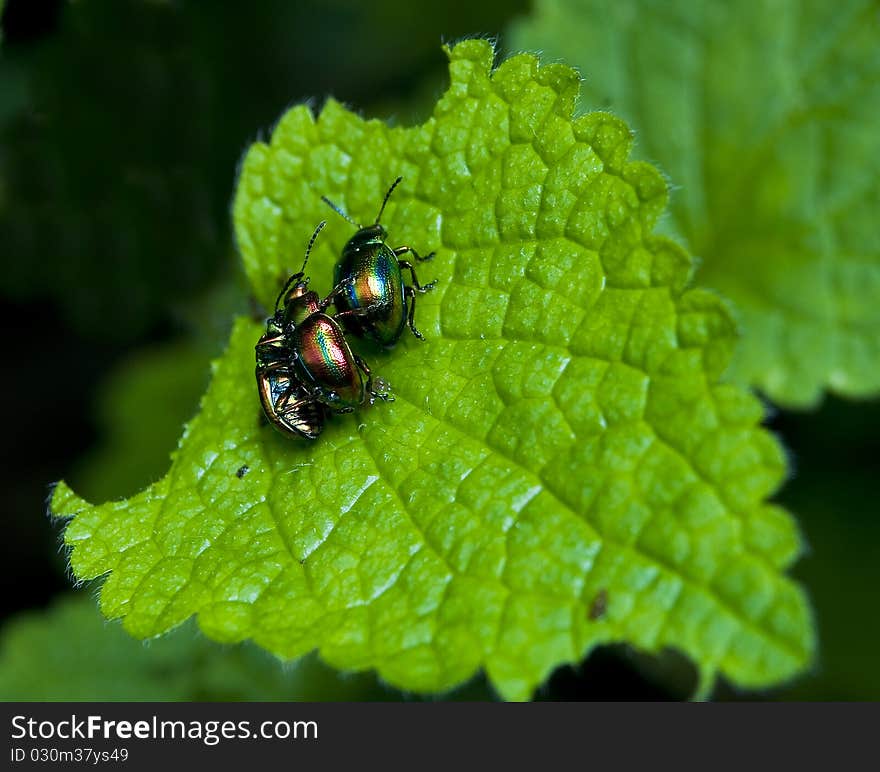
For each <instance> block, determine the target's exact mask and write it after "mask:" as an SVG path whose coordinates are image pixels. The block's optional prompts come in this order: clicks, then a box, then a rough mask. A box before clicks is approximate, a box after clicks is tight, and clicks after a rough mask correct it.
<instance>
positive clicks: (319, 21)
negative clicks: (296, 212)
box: [0, 0, 880, 699]
mask: <svg viewBox="0 0 880 772" xmlns="http://www.w3.org/2000/svg"><path fill="white" fill-rule="evenodd" d="M2 5H3V4H2V1H0V6H2ZM527 12H528V3H527V2H525V0H515V2H506V1H504V0H492V1H491V2H481V3H474V2H463V1H455V2H444V3H429V4H424V5H420V6H419V8H418V12H417V14H416V12H415V11H414V10H413V5H412V4H411V3H410V2H406V0H401V1H399V2H398V1H397V0H384V1H379V2H370V3H362V2H356V1H355V0H351V1H350V2H346V1H345V0H330V1H329V2H296V3H291V2H281V0H267V1H264V2H258V3H247V4H245V3H240V2H239V3H236V2H212V3H195V2H183V1H182V0H181V1H178V2H147V1H146V0H80V1H79V2H77V3H75V4H68V3H63V2H60V1H59V0H54V1H51V0H7V2H6V4H5V7H4V8H3V12H2V42H0V252H2V255H3V264H2V265H3V270H2V272H0V323H2V325H3V328H4V330H5V336H4V340H5V345H6V347H7V349H6V350H7V355H6V361H7V368H6V374H5V377H4V378H3V380H2V386H0V388H2V398H0V411H2V421H3V429H4V433H5V437H6V441H5V442H4V443H3V448H2V453H3V459H2V464H0V470H2V471H0V473H2V475H3V479H2V486H3V491H4V495H5V502H6V506H5V508H4V536H5V538H4V539H3V544H4V555H3V560H4V564H3V565H4V568H5V571H6V575H7V577H9V579H8V580H7V583H6V584H7V591H6V592H5V593H4V594H3V601H2V602H3V604H4V608H3V617H4V618H6V617H8V616H10V615H12V614H15V613H16V612H21V611H24V610H40V609H45V608H47V607H48V606H49V605H50V603H51V602H52V601H53V599H54V598H56V597H57V596H59V595H60V594H63V593H66V592H67V591H69V589H70V583H69V580H68V577H67V575H66V568H65V561H64V555H63V553H62V551H61V550H60V529H59V527H58V526H57V525H53V524H52V523H50V521H49V519H48V518H47V517H46V514H45V508H46V507H45V502H46V499H47V496H48V495H49V492H50V486H51V484H52V482H53V481H55V480H58V479H60V478H62V477H64V478H65V479H67V480H68V481H70V482H71V484H72V485H73V486H74V487H75V488H76V489H77V491H78V492H81V493H82V494H83V495H85V496H86V497H87V498H90V499H93V500H105V499H108V498H116V497H120V496H125V495H129V494H131V493H133V492H135V491H136V490H138V489H140V488H142V487H143V486H144V485H146V484H147V483H149V482H151V481H152V480H154V479H156V478H158V477H159V476H161V475H162V474H163V473H164V471H165V468H166V467H167V463H168V462H167V458H168V453H169V452H170V450H171V449H172V448H173V447H174V446H175V444H176V440H177V436H178V434H179V431H180V425H181V423H182V422H183V421H185V420H187V418H189V417H190V416H191V415H192V413H193V412H194V410H195V408H196V405H197V402H198V398H199V396H200V395H201V393H202V391H203V390H204V387H205V384H206V382H207V372H208V371H207V365H208V362H209V360H210V358H211V357H212V356H214V355H216V354H217V353H219V351H220V350H222V347H223V343H224V339H225V335H226V332H227V325H228V323H229V321H230V319H231V317H232V314H233V313H235V312H236V311H246V310H247V309H248V297H247V291H246V289H245V288H244V282H243V280H242V278H241V276H240V273H239V267H238V262H237V258H236V256H235V249H234V244H233V239H232V233H231V224H230V216H229V206H230V201H231V198H232V193H233V186H234V181H235V170H236V165H237V163H238V160H239V158H240V157H241V155H242V153H243V151H244V149H245V148H246V147H247V145H248V144H249V143H250V142H251V141H252V140H253V139H255V138H256V137H257V136H261V132H262V136H265V135H266V134H267V133H268V131H269V130H270V129H271V126H272V124H273V123H274V121H275V120H276V119H277V118H278V117H279V116H280V115H281V113H282V112H283V111H284V110H285V108H286V107H288V106H289V105H291V104H294V103H298V102H302V101H304V100H311V101H312V103H313V104H314V105H315V107H320V105H321V103H322V101H323V99H324V98H325V97H326V96H328V95H333V96H334V97H336V98H337V99H339V100H341V101H343V102H345V103H347V104H349V105H351V106H352V107H353V108H355V109H357V110H359V111H362V112H363V113H364V114H366V115H369V116H371V117H381V118H386V119H390V120H392V121H395V122H398V123H403V124H409V123H413V122H415V121H417V120H419V119H421V118H422V117H423V116H424V115H426V114H427V113H428V112H429V110H430V106H431V103H432V102H433V100H434V98H435V97H436V96H437V95H438V94H439V93H440V92H441V91H442V88H443V86H444V82H445V71H446V59H445V56H444V55H443V53H442V51H441V50H440V45H441V43H442V42H444V41H450V40H455V39H457V38H460V37H463V36H467V35H475V34H478V35H489V36H492V37H497V38H498V39H499V42H500V44H501V48H502V50H504V30H505V28H506V27H507V25H508V23H509V22H510V21H511V20H512V19H513V18H514V17H516V16H519V15H522V14H524V13H527ZM156 400H161V405H159V406H158V409H157V405H156ZM769 426H770V427H771V428H772V429H773V430H774V431H775V432H777V433H778V434H779V435H780V437H781V438H782V439H783V441H784V443H785V444H786V446H787V447H788V448H789V450H790V453H791V457H792V460H793V469H794V476H793V479H792V480H791V481H790V482H789V484H788V485H787V486H786V488H785V489H784V490H783V491H782V492H781V494H780V496H779V497H778V498H779V501H780V502H781V503H783V504H784V505H786V506H788V507H790V508H791V509H792V510H793V511H794V512H795V513H796V514H797V516H798V518H799V520H800V522H801V524H802V527H803V529H804V532H805V534H806V537H807V540H808V541H809V543H810V545H811V550H810V552H809V554H807V555H806V556H805V557H804V558H803V559H802V560H801V561H800V563H799V564H798V565H797V567H796V569H795V571H794V574H795V576H796V577H797V578H798V579H799V580H801V581H802V582H804V583H805V584H806V585H807V587H808V589H809V592H810V595H811V597H812V599H813V602H814V604H815V608H816V615H817V618H818V621H819V634H820V646H821V650H820V662H819V665H818V666H817V668H816V670H815V671H814V672H812V673H810V674H808V675H806V676H804V677H802V678H801V679H799V680H798V681H797V682H796V683H794V684H790V685H786V686H784V687H781V688H779V689H776V690H773V691H771V692H768V693H762V694H759V695H755V694H748V693H739V692H735V691H733V690H732V689H730V688H729V687H727V686H725V685H723V684H722V685H721V686H720V687H719V689H718V690H717V692H716V697H718V698H721V699H739V698H749V699H754V698H776V699H793V698H796V699H878V698H880V668H878V667H877V665H876V663H875V661H874V660H875V658H876V652H877V651H880V621H878V616H877V614H876V594H877V590H878V588H880V581H878V580H880V546H878V545H880V518H878V516H877V515H878V505H877V498H876V490H877V485H876V481H877V478H878V472H880V465H878V458H880V439H878V436H880V435H878V428H880V404H878V403H877V402H873V403H867V404H864V403H863V404H857V403H845V402H842V401H840V400H837V399H833V398H830V399H827V400H826V401H825V403H824V405H823V407H822V408H821V409H820V410H819V411H817V412H814V413H807V414H795V413H786V412H780V413H776V414H775V415H773V416H772V417H771V418H770V419H769ZM694 681H695V675H694V671H693V669H692V668H691V667H690V665H689V664H687V662H686V661H684V660H683V659H682V658H680V657H678V656H676V655H674V654H672V653H670V654H669V655H668V656H663V657H660V658H647V657H641V656H636V655H634V654H633V653H632V652H630V651H629V650H627V649H626V648H624V647H618V648H610V649H604V650H602V651H599V652H596V653H595V654H594V655H593V656H591V657H590V658H589V659H588V660H587V661H586V662H585V663H583V664H582V665H581V666H579V667H577V668H571V667H565V668H561V669H560V670H559V671H557V673H556V674H555V675H554V676H553V677H552V678H551V680H550V681H549V683H548V684H546V685H545V686H544V687H543V688H542V690H541V692H540V694H539V697H540V698H543V699H617V698H622V699H655V698H656V699H668V698H674V699H681V698H685V697H687V695H688V694H689V693H690V691H691V690H692V688H693V685H694ZM469 693H472V694H476V695H477V696H480V695H485V694H486V692H485V685H484V684H481V683H478V684H475V685H473V687H472V689H471V690H470V692H469Z"/></svg>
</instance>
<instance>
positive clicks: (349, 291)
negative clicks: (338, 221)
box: [322, 177, 437, 347]
mask: <svg viewBox="0 0 880 772" xmlns="http://www.w3.org/2000/svg"><path fill="white" fill-rule="evenodd" d="M402 179H403V177H398V178H397V179H396V180H395V181H394V182H393V184H392V185H391V187H390V188H389V189H388V192H387V193H386V194H385V200H384V201H382V207H381V209H379V216H378V217H376V222H375V223H374V224H373V225H367V226H363V225H358V223H356V222H354V220H352V219H351V218H350V217H349V216H348V215H347V214H345V212H343V211H342V210H341V209H340V208H339V207H338V206H336V204H334V203H333V202H332V201H330V199H328V198H327V197H326V196H322V200H323V201H324V202H325V203H326V204H327V205H328V206H329V207H330V208H331V209H333V211H335V212H336V213H337V214H339V215H340V216H341V217H343V218H344V219H345V220H347V221H348V222H350V223H351V224H352V225H354V226H355V227H356V228H357V229H358V231H357V233H355V234H354V236H352V237H351V238H350V239H349V240H348V242H347V243H346V245H345V246H344V247H343V248H342V256H341V257H340V258H339V260H338V262H337V263H336V267H335V269H334V274H333V278H334V281H335V282H336V286H337V287H342V289H341V291H340V292H339V294H338V295H337V297H336V301H335V303H336V308H337V309H338V310H339V311H340V312H341V314H343V315H344V314H346V313H347V312H349V311H353V310H356V309H362V310H365V311H366V313H361V314H358V315H351V316H343V324H344V325H345V328H346V330H348V331H349V332H350V333H352V334H353V335H358V336H362V337H367V338H370V339H371V340H373V341H375V342H376V343H378V344H379V345H381V346H385V347H390V346H393V345H394V344H395V343H397V341H398V340H399V339H400V336H401V334H402V333H403V326H404V324H407V325H409V328H410V330H411V331H412V333H413V335H415V336H416V337H417V338H419V339H420V340H424V339H425V336H424V335H422V333H420V332H419V331H418V330H417V329H416V326H415V322H414V316H415V312H416V293H420V294H424V293H425V292H428V291H429V290H432V289H433V288H434V286H435V285H436V284H437V281H436V279H435V280H434V281H432V282H429V283H428V284H425V285H424V286H422V285H421V284H419V280H418V278H417V277H416V271H415V268H413V265H412V263H410V262H408V261H406V260H399V259H398V258H399V257H400V255H404V254H406V253H409V254H411V255H412V256H413V257H414V258H415V259H416V260H418V261H420V262H424V261H426V260H430V259H431V258H432V257H434V255H435V254H436V253H434V252H431V254H429V255H425V256H424V257H421V256H420V255H419V253H418V252H416V251H415V250H414V249H413V248H412V247H407V246H403V247H396V248H395V247H391V246H389V245H388V243H387V241H386V240H387V238H388V231H386V230H385V228H384V227H383V226H382V225H380V224H379V220H381V219H382V213H383V212H384V211H385V205H386V204H387V203H388V199H389V198H390V197H391V194H392V193H393V192H394V189H395V188H396V187H397V186H398V185H399V184H400V182H401V180H402ZM404 270H408V271H409V272H410V276H412V286H410V285H407V284H404V283H403V273H402V271H404Z"/></svg>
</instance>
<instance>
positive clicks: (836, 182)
mask: <svg viewBox="0 0 880 772" xmlns="http://www.w3.org/2000/svg"><path fill="white" fill-rule="evenodd" d="M511 42H512V44H513V47H514V48H518V49H519V48H527V49H540V50H543V51H544V52H546V54H547V56H550V57H563V58H565V59H567V60H568V61H570V62H572V63H574V64H577V66H578V67H580V69H581V72H582V73H583V75H584V78H585V87H584V93H583V96H582V104H583V106H584V107H585V108H586V109H596V108H603V109H604V108H608V109H611V110H613V111H614V112H615V113H617V114H619V115H621V116H623V117H624V118H625V119H626V120H628V121H629V122H630V123H631V125H632V126H633V127H634V128H635V130H636V132H637V135H638V141H639V153H640V155H641V156H642V157H645V158H648V159H651V161H653V162H655V163H658V164H659V165H660V166H661V167H662V168H663V169H664V170H665V171H666V172H667V173H668V174H669V176H670V178H671V180H672V183H673V184H674V186H675V188H676V191H675V193H674V194H673V197H672V206H671V213H672V226H673V229H674V230H675V231H677V233H679V234H680V235H681V236H683V237H684V238H685V239H686V241H687V243H688V244H689V246H690V248H691V250H692V251H693V252H694V253H695V254H696V255H698V256H699V258H700V260H701V261H702V267H701V269H700V272H699V274H698V280H699V281H700V282H701V283H703V284H705V285H708V286H710V287H715V288H718V289H719V290H721V291H722V292H723V293H724V294H725V295H726V296H728V297H729V298H731V299H732V300H734V301H735V303H736V306H737V308H738V309H739V312H740V320H741V322H742V327H743V330H744V338H743V345H742V346H741V347H740V348H739V349H738V351H737V355H736V358H735V360H734V366H733V369H732V373H733V375H735V376H736V377H737V378H739V379H741V380H743V381H744V382H748V383H750V384H753V385H755V386H757V387H759V388H761V389H762V390H763V391H764V392H765V393H766V394H767V395H768V396H769V397H770V398H772V399H773V400H774V401H776V402H778V403H780V404H783V405H787V406H791V407H809V406H812V405H815V404H816V403H817V402H818V401H819V400H820V399H821V396H822V392H823V389H826V388H827V389H829V390H831V391H833V392H835V393H838V394H840V395H843V396H848V397H864V396H870V395H876V394H878V393H880V230H878V228H877V224H876V223H877V212H878V211H880V17H878V14H877V5H876V3H875V2H873V0H842V2H836V3H827V2H820V1H819V0H813V1H812V2H801V1H800V0H763V1H759V0H748V2H744V1H740V2H726V3H693V2H689V0H673V1H672V2H663V3H658V2H653V1H652V0H623V2H615V3H609V2H603V1H602V0H539V2H537V3H536V12H535V15H534V16H533V17H532V18H531V19H528V20H525V21H523V22H522V23H520V24H519V25H518V26H516V27H515V28H514V30H513V34H512V36H511Z"/></svg>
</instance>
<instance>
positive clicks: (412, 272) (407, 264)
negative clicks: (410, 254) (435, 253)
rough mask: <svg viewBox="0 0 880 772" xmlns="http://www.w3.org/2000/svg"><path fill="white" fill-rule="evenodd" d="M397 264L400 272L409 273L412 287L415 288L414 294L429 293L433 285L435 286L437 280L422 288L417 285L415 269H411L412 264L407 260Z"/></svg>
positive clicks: (399, 261)
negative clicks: (405, 271) (406, 271)
mask: <svg viewBox="0 0 880 772" xmlns="http://www.w3.org/2000/svg"><path fill="white" fill-rule="evenodd" d="M397 264H398V265H399V266H400V270H401V271H403V270H408V271H409V275H410V276H412V280H413V287H415V290H416V292H420V293H422V294H423V295H424V294H425V293H426V292H430V291H431V290H432V289H434V287H435V285H436V284H437V280H436V279H434V281H429V282H428V283H427V284H425V285H424V286H422V285H421V284H419V279H418V277H417V276H416V269H415V268H413V265H412V263H410V262H409V261H408V260H398V261H397Z"/></svg>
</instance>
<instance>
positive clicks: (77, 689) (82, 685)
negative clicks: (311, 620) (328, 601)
mask: <svg viewBox="0 0 880 772" xmlns="http://www.w3.org/2000/svg"><path fill="white" fill-rule="evenodd" d="M387 696H388V692H387V691H386V690H383V689H382V688H381V687H380V686H379V685H378V684H377V683H376V682H375V681H374V680H373V679H370V678H367V677H364V676H340V675H338V674H336V673H334V672H333V671H332V670H330V669H329V668H327V667H326V666H325V665H322V664H321V663H320V662H318V661H317V659H316V658H314V657H309V658H307V659H304V660H302V661H301V662H298V663H297V664H296V665H295V666H294V667H282V665H281V663H279V662H278V661H277V660H276V659H274V658H273V657H271V656H269V655H268V654H266V653H265V652H263V651H260V650H259V649H258V648H256V647H255V646H251V645H240V646H225V647H224V646H218V645H216V644H215V643H213V642H211V641H208V640H207V639H205V638H204V637H203V636H201V635H199V634H198V632H197V631H196V629H195V626H194V625H192V624H188V625H185V626H184V627H182V628H181V629H179V630H176V631H175V632H174V633H172V634H171V635H167V636H163V637H162V638H159V639H157V640H154V641H150V642H149V643H148V644H145V643H142V642H140V641H136V640H134V639H133V638H132V637H131V636H129V635H127V634H126V633H125V632H123V631H122V629H121V627H120V626H119V625H118V624H114V623H108V622H107V621H106V620H104V619H103V618H102V617H101V615H100V613H99V612H98V610H97V609H96V608H95V603H94V601H93V599H92V598H91V597H90V596H88V595H86V594H82V595H79V596H72V595H71V596H67V597H64V598H61V599H59V600H58V601H56V603H55V604H54V605H53V607H52V608H51V609H50V610H49V611H48V613H45V614H43V613H26V614H21V615H19V616H17V617H15V618H14V619H12V620H10V621H9V622H8V623H7V625H6V626H5V627H4V629H3V633H2V636H0V699H3V700H13V701H16V700H26V701H33V702H43V701H101V702H104V701H114V700H126V701H127V700H135V701H139V700H145V701H148V700H158V701H173V700H181V701H192V700H216V701H220V700H328V699H338V700H361V699H373V700H376V699H385V698H387Z"/></svg>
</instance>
